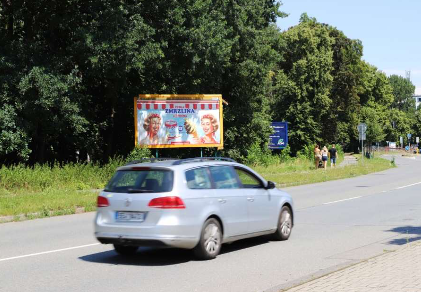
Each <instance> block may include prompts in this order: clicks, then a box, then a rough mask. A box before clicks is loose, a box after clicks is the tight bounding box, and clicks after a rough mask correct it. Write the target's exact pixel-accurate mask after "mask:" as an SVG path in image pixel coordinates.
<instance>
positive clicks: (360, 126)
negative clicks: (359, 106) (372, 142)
mask: <svg viewBox="0 0 421 292" xmlns="http://www.w3.org/2000/svg"><path fill="white" fill-rule="evenodd" d="M357 129H358V132H359V133H365V132H366V131H367V125H366V124H364V123H360V124H358V127H357Z"/></svg>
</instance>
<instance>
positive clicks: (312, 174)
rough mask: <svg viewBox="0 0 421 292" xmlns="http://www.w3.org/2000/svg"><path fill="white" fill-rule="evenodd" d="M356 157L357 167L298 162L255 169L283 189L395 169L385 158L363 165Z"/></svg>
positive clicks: (374, 159)
mask: <svg viewBox="0 0 421 292" xmlns="http://www.w3.org/2000/svg"><path fill="white" fill-rule="evenodd" d="M356 157H357V159H358V161H359V162H358V163H357V164H355V165H348V166H345V167H339V166H337V167H335V168H330V166H329V165H328V167H327V169H326V170H324V169H317V170H316V169H313V168H314V166H313V164H312V162H310V161H296V160H295V161H291V162H287V163H284V164H280V165H270V166H268V167H262V166H257V167H254V169H255V170H256V171H257V172H259V173H260V174H261V175H262V176H263V177H264V178H265V179H267V180H271V181H273V182H276V184H277V186H278V187H280V188H282V187H289V186H297V185H304V184H312V183H318V182H325V181H330V180H337V179H343V178H350V177H355V176H360V175H364V174H369V173H373V172H379V171H383V170H386V169H389V168H392V167H394V165H393V164H392V163H391V162H390V161H389V160H386V159H383V158H379V157H375V158H373V159H364V162H363V163H361V159H360V158H361V156H360V155H356ZM306 163H307V165H306Z"/></svg>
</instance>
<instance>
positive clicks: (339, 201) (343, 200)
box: [323, 196, 362, 205]
mask: <svg viewBox="0 0 421 292" xmlns="http://www.w3.org/2000/svg"><path fill="white" fill-rule="evenodd" d="M361 197H362V196H359V197H353V198H349V199H343V200H338V201H333V202H327V203H323V205H329V204H334V203H339V202H344V201H349V200H355V199H359V198H361Z"/></svg>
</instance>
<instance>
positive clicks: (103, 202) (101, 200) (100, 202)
mask: <svg viewBox="0 0 421 292" xmlns="http://www.w3.org/2000/svg"><path fill="white" fill-rule="evenodd" d="M109 205H110V203H109V202H108V199H107V198H106V197H101V196H98V198H97V201H96V206H97V207H108V206H109Z"/></svg>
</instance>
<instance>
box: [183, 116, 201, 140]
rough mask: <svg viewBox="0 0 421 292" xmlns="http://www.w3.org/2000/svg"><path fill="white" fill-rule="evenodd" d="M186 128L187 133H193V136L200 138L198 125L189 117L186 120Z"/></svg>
mask: <svg viewBox="0 0 421 292" xmlns="http://www.w3.org/2000/svg"><path fill="white" fill-rule="evenodd" d="M184 128H185V129H186V132H187V134H189V135H193V138H195V139H199V135H198V134H197V129H196V125H195V124H194V123H193V122H192V121H191V120H188V119H185V120H184Z"/></svg>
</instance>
